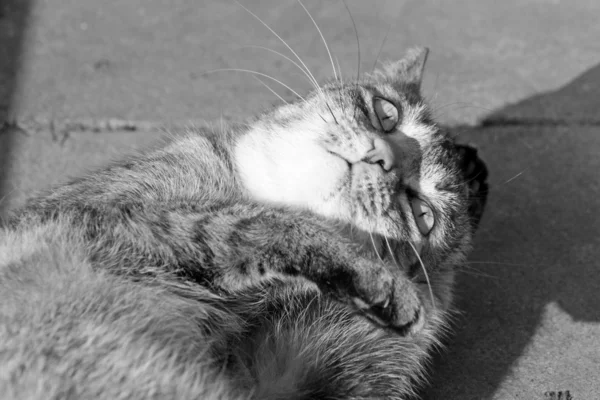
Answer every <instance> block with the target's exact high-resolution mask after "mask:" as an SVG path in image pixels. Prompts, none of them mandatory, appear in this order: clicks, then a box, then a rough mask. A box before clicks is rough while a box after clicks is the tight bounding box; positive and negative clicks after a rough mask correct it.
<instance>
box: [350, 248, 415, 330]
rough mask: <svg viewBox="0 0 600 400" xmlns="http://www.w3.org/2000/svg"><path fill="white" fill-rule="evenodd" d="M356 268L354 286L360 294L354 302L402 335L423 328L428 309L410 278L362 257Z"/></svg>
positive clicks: (372, 317)
mask: <svg viewBox="0 0 600 400" xmlns="http://www.w3.org/2000/svg"><path fill="white" fill-rule="evenodd" d="M355 268H356V272H357V274H356V277H355V279H354V289H355V291H356V293H357V294H358V296H357V297H353V298H352V302H353V303H354V305H355V306H356V307H357V308H358V309H359V310H360V311H361V312H362V313H363V314H364V315H365V316H367V317H368V318H369V319H371V320H372V321H373V322H375V323H376V324H378V325H381V326H384V327H388V328H391V329H393V330H394V331H396V332H397V333H399V334H402V335H407V334H412V333H416V332H418V331H420V330H421V329H422V328H423V325H424V321H425V310H424V308H423V306H422V304H421V301H420V299H419V295H418V291H417V290H418V289H417V288H416V286H415V285H414V284H413V283H412V282H411V281H410V279H408V278H407V277H406V276H404V275H401V274H400V273H398V274H393V273H392V272H391V271H390V270H388V269H387V268H386V267H385V266H384V265H383V264H382V263H379V262H373V261H371V260H362V259H361V260H358V262H357V263H356V264H355Z"/></svg>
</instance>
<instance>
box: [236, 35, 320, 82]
mask: <svg viewBox="0 0 600 400" xmlns="http://www.w3.org/2000/svg"><path fill="white" fill-rule="evenodd" d="M242 47H248V48H256V49H262V50H266V51H269V52H271V53H274V54H277V55H278V56H280V57H283V58H285V59H286V60H288V61H289V62H291V63H292V64H294V65H295V66H296V67H297V68H298V69H299V70H300V71H302V73H303V74H304V75H305V76H306V78H307V79H308V81H309V82H310V83H311V85H313V86H315V87H316V86H318V82H316V81H313V79H312V77H311V76H310V75H309V74H308V73H307V72H306V70H305V69H304V68H303V67H302V66H301V65H300V64H298V63H297V62H296V61H294V60H292V59H291V58H290V57H288V56H286V55H285V54H283V53H280V52H278V51H277V50H273V49H270V48H268V47H265V46H258V45H247V46H242Z"/></svg>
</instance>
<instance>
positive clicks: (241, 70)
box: [204, 68, 306, 102]
mask: <svg viewBox="0 0 600 400" xmlns="http://www.w3.org/2000/svg"><path fill="white" fill-rule="evenodd" d="M223 71H232V72H246V73H249V74H254V75H258V76H262V77H265V78H267V79H271V80H273V81H275V82H277V83H279V84H280V85H281V86H283V87H284V88H286V89H287V90H289V91H290V92H292V93H294V94H295V95H296V96H298V97H299V98H300V99H302V100H303V101H304V102H306V99H305V98H304V97H302V96H300V95H299V94H298V92H296V91H295V90H294V89H292V88H291V87H289V86H288V85H286V84H285V83H283V82H281V81H280V80H279V79H277V78H273V77H272V76H270V75H267V74H263V73H262V72H258V71H252V70H250V69H242V68H219V69H213V70H211V71H206V72H204V74H212V73H213V72H223Z"/></svg>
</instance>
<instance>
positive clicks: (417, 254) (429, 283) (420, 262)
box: [408, 242, 435, 308]
mask: <svg viewBox="0 0 600 400" xmlns="http://www.w3.org/2000/svg"><path fill="white" fill-rule="evenodd" d="M408 244H410V247H412V249H413V251H414V252H415V255H416V256H417V259H418V260H419V264H421V268H422V269H423V273H424V274H425V280H426V281H427V286H428V287H429V295H430V296H431V303H432V304H433V308H435V299H434V297H433V289H432V288H431V281H430V280H429V275H428V274H427V270H426V269H425V264H423V260H421V256H420V255H419V252H418V251H417V249H416V247H415V245H414V244H412V242H408Z"/></svg>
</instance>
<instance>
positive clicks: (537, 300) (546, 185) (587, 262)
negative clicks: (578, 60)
mask: <svg viewBox="0 0 600 400" xmlns="http://www.w3.org/2000/svg"><path fill="white" fill-rule="evenodd" d="M578 104H579V106H578ZM547 108H550V109H551V110H554V111H553V112H552V111H548V110H547ZM592 109H595V110H600V65H598V66H595V67H594V68H591V69H590V70H588V71H587V72H586V73H584V74H582V75H581V76H580V77H578V78H576V79H575V80H574V81H572V82H571V83H569V84H568V85H566V86H565V87H563V88H561V89H560V90H558V91H555V92H551V93H547V94H542V95H536V96H533V97H532V98H529V99H526V100H524V101H522V102H520V103H518V104H516V105H510V106H508V107H506V108H505V109H502V110H499V111H497V112H494V113H492V118H491V119H490V120H487V121H485V122H484V126H483V127H479V128H465V129H464V130H462V131H461V132H457V133H459V142H471V143H474V144H475V145H477V147H479V149H480V154H481V155H482V157H483V158H484V159H485V160H486V161H487V162H488V165H489V169H490V179H491V182H490V195H489V197H488V206H487V210H486V212H487V214H485V215H484V218H483V221H482V225H481V228H480V231H479V232H478V234H477V236H476V242H475V250H474V252H473V254H472V255H471V257H470V260H471V263H470V264H469V265H468V266H467V268H466V271H464V273H462V274H461V276H460V279H459V284H458V288H457V306H458V308H459V309H460V310H461V311H462V315H460V316H459V317H458V318H457V320H456V323H455V334H454V336H453V337H452V338H451V339H450V342H451V343H449V349H448V350H447V351H445V352H444V353H443V354H442V355H439V356H438V357H437V359H436V363H435V367H434V371H433V379H432V387H431V388H430V389H429V390H428V392H427V393H426V394H424V397H425V398H426V399H430V400H434V399H461V400H466V399H477V400H481V399H488V398H491V397H492V396H493V395H496V396H499V397H500V398H511V399H513V398H526V399H530V398H543V396H544V392H543V391H542V392H540V391H539V389H540V388H539V387H536V385H546V384H547V383H548V382H547V379H548V378H547V376H543V377H539V379H538V383H537V384H536V383H535V381H536V380H535V379H524V378H523V375H527V377H528V378H530V377H531V376H530V375H531V374H532V373H533V374H535V373H538V374H542V372H541V371H542V370H543V365H544V363H546V364H545V365H549V366H550V367H552V368H555V369H559V370H560V368H563V369H564V370H565V371H566V370H567V369H575V370H576V369H577V368H580V367H579V365H580V364H579V361H578V360H585V359H586V358H589V357H590V356H589V354H592V357H593V354H597V350H596V349H589V348H588V349H586V348H578V347H577V346H579V347H582V346H581V345H577V344H576V342H575V344H574V343H573V341H577V340H580V338H581V337H582V336H581V335H582V333H581V331H582V328H581V324H579V323H580V322H600V307H598V304H600V273H599V269H598V260H599V259H600V228H599V224H598V218H599V216H600V200H599V199H600V157H599V155H600V126H599V125H598V124H590V110H592ZM541 110H545V111H543V112H542V111H541ZM561 111H564V112H565V114H564V116H563V117H562V119H561V115H560V112H561ZM578 111H579V116H580V117H581V118H579V119H578V118H577V112H578ZM544 113H546V114H544ZM599 115H600V114H599ZM544 116H545V117H546V119H544V118H541V117H544ZM534 119H535V120H536V121H538V122H539V123H540V124H539V125H532V124H531V123H530V122H531V121H533V120H534ZM503 120H508V121H509V122H508V123H507V124H506V125H502V121H503ZM519 121H523V124H519ZM565 121H566V122H565ZM563 315H567V316H566V317H563ZM565 321H566V322H565ZM589 334H592V333H589ZM540 337H541V338H544V340H543V341H542V342H543V344H540V343H538V342H536V340H537V339H539V338H540ZM534 343H535V345H534ZM548 343H551V345H548ZM544 346H547V347H544ZM573 349H575V350H573ZM546 351H549V352H550V353H549V354H546V353H545V352H546ZM561 351H562V352H561ZM578 352H580V353H578ZM525 354H527V356H526V357H529V358H530V359H531V358H533V359H534V360H537V361H535V363H533V364H529V368H527V367H522V368H521V369H517V370H516V372H515V374H511V371H515V369H516V368H518V366H517V360H520V361H521V359H522V358H523V357H524V355H525ZM532 354H533V355H532ZM536 357H537V358H536ZM578 357H579V358H578ZM532 365H533V367H532ZM538 369H539V372H531V370H534V371H538ZM575 372H577V371H575ZM579 372H581V371H579ZM588 372H589V373H590V374H591V375H590V376H589V378H587V379H589V381H590V382H591V381H593V380H594V379H595V378H594V377H593V376H595V375H596V373H597V371H596V373H594V372H593V371H588ZM548 374H550V372H548ZM539 382H542V383H539ZM503 383H504V384H503ZM550 383H552V382H550ZM556 384H560V383H556ZM591 385H592V386H593V385H595V383H591ZM596 385H597V384H596ZM556 389H557V388H551V387H546V388H545V389H544V390H556Z"/></svg>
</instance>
